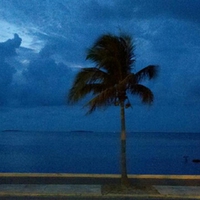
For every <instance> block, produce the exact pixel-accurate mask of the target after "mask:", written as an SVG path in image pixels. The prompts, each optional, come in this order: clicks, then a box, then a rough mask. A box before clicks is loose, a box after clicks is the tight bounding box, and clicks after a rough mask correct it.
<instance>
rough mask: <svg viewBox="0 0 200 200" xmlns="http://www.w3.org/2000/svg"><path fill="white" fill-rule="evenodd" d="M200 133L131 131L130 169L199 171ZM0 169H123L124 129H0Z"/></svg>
mask: <svg viewBox="0 0 200 200" xmlns="http://www.w3.org/2000/svg"><path fill="white" fill-rule="evenodd" d="M193 159H200V133H133V132H132V133H128V134H127V168H128V173H129V174H188V175H189V174H190V175H200V163H194V162H193ZM0 172H32V173H99V174H101V173H107V174H119V173H120V133H117V132H102V133H101V132H85V131H76V132H26V131H23V132H22V131H2V132H0Z"/></svg>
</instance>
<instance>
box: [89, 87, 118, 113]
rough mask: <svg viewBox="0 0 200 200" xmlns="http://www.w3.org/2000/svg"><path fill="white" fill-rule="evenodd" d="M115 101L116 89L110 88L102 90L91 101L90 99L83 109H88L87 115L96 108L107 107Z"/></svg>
mask: <svg viewBox="0 0 200 200" xmlns="http://www.w3.org/2000/svg"><path fill="white" fill-rule="evenodd" d="M115 101H116V88H115V87H111V88H107V89H105V90H103V91H102V92H101V93H99V94H98V95H97V96H95V97H94V98H93V99H91V100H90V101H89V102H88V103H87V104H86V105H85V107H89V111H88V112H87V114H90V113H92V112H93V111H94V110H96V108H97V107H107V106H109V105H111V104H113V103H114V102H115Z"/></svg>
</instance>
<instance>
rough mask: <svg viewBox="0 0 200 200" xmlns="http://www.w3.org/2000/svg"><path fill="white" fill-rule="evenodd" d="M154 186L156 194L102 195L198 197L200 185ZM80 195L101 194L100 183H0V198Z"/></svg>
mask: <svg viewBox="0 0 200 200" xmlns="http://www.w3.org/2000/svg"><path fill="white" fill-rule="evenodd" d="M153 187H154V188H156V190H157V191H158V192H159V193H160V194H156V195H149V194H142V195H137V194H133V195H132V194H129V195H117V194H116V195H113V194H107V195H104V196H112V198H113V196H115V197H116V198H118V197H119V196H127V197H131V196H133V197H134V198H137V197H143V198H149V199H151V198H155V199H200V186H166V185H165V186H164V185H154V186H153ZM56 195H58V196H60V197H61V196H63V197H66V199H67V197H70V196H73V197H75V196H79V197H80V196H82V197H87V196H88V197H89V196H90V197H91V196H93V197H94V198H96V197H100V196H102V194H101V185H88V184H87V185H83V184H79V185H75V184H71V185H70V184H67V185H64V184H0V199H3V198H5V197H11V196H16V199H17V197H18V198H19V197H23V196H26V197H27V196H30V197H42V196H43V197H47V196H49V197H51V196H54V197H55V196H56Z"/></svg>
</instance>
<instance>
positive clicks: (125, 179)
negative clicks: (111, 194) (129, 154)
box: [120, 102, 129, 185]
mask: <svg viewBox="0 0 200 200" xmlns="http://www.w3.org/2000/svg"><path fill="white" fill-rule="evenodd" d="M120 111H121V184H122V185H127V184H129V181H128V176H127V167H126V124H125V108H124V102H122V103H121V104H120Z"/></svg>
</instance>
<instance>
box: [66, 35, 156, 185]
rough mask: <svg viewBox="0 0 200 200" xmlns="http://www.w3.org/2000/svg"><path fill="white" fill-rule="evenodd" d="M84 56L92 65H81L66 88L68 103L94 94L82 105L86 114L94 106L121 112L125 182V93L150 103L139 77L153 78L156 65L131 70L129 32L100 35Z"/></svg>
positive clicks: (123, 176)
mask: <svg viewBox="0 0 200 200" xmlns="http://www.w3.org/2000/svg"><path fill="white" fill-rule="evenodd" d="M86 59H88V60H91V61H93V62H94V63H95V67H90V68H83V69H81V71H80V72H79V73H78V74H77V76H76V78H75V81H74V83H73V86H72V88H71V89H70V92H69V96H68V100H69V103H76V102H77V101H79V100H80V99H82V98H84V97H85V96H86V95H88V94H92V95H93V96H94V97H93V98H92V99H91V100H90V101H89V102H88V103H87V104H86V106H88V107H89V111H88V113H92V112H93V111H94V110H95V109H96V108H98V107H105V106H110V105H116V106H119V107H120V115H121V183H122V184H124V185H126V184H128V182H129V181H128V177H127V167H126V126H125V108H129V107H131V103H130V101H129V98H128V95H139V96H140V97H141V100H142V102H143V103H145V104H151V103H152V102H153V97H154V96H153V93H152V91H151V90H150V89H149V88H147V87H145V86H144V85H142V84H140V82H141V81H142V80H145V79H153V78H155V77H156V75H157V66H155V65H149V66H147V67H145V68H143V69H142V70H140V71H138V72H136V73H133V72H132V71H133V69H134V63H135V55H134V45H133V42H132V38H131V37H130V36H129V35H120V36H115V35H111V34H106V35H103V36H101V37H100V38H99V39H98V40H97V41H96V42H95V43H94V45H93V46H92V48H90V49H89V50H88V52H87V57H86Z"/></svg>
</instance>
